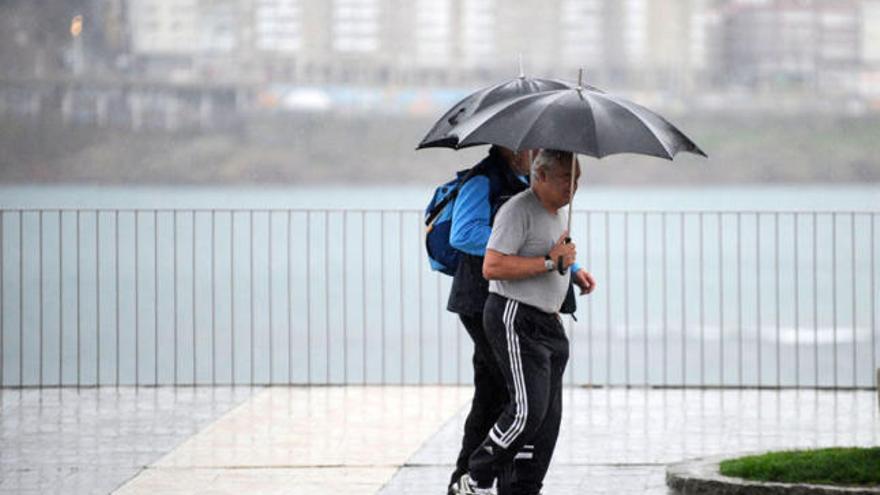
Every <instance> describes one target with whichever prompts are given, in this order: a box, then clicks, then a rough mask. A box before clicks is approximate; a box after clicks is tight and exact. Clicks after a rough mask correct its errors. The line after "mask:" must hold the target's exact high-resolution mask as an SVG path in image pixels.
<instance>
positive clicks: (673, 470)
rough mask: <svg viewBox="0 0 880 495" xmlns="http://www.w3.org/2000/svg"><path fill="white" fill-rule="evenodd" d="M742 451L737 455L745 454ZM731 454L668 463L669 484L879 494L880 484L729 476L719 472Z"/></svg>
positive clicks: (688, 488)
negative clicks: (771, 480)
mask: <svg viewBox="0 0 880 495" xmlns="http://www.w3.org/2000/svg"><path fill="white" fill-rule="evenodd" d="M742 455H743V454H739V455H737V456H736V457H742ZM732 458H734V457H731V456H729V455H727V456H715V457H706V458H701V459H692V460H689V461H685V462H680V463H676V464H670V465H668V466H667V467H666V485H667V486H668V487H669V488H671V489H673V490H675V491H677V492H678V493H680V494H682V495H704V494H706V495H708V494H719V495H733V494H736V495H747V494H748V495H782V494H785V495H819V494H823V495H825V494H828V495H831V494H847V495H855V494H857V495H877V494H880V486H868V487H853V488H849V487H847V488H844V487H836V486H828V485H807V484H791V483H763V482H760V481H750V480H743V479H740V478H729V477H727V476H722V475H721V474H719V471H718V465H719V464H720V463H721V461H723V460H726V459H732Z"/></svg>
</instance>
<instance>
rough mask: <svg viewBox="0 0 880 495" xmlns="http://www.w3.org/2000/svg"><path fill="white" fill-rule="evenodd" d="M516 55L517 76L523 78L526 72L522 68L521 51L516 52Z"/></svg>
mask: <svg viewBox="0 0 880 495" xmlns="http://www.w3.org/2000/svg"><path fill="white" fill-rule="evenodd" d="M517 57H518V58H519V78H520V79H525V78H526V73H525V71H524V70H523V62H522V53H521V52H520V53H518V54H517Z"/></svg>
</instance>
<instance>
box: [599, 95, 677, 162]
mask: <svg viewBox="0 0 880 495" xmlns="http://www.w3.org/2000/svg"><path fill="white" fill-rule="evenodd" d="M600 96H602V97H603V99H604V100H605V101H608V102H611V103H612V104H615V105H618V106H621V107H623V108H625V109H626V110H627V111H628V112H629V113H630V114H631V115H632V116H634V117H635V118H636V119H638V121H639V123H640V124H642V126H644V127H645V128H646V129H647V130H648V131H649V132H650V133H651V135H653V136H654V137H655V139H656V140H657V142H658V143H660V146H662V147H663V151H665V152H666V155H667V156H666V158H667V159H669V160H671V159H672V157H673V156H675V153H673V152H671V151H670V150H669V148H667V147H666V143H665V142H663V140H662V139H660V137H659V136H660V135H661V133H660V132H659V129H656V128H654V126H653V125H651V123H650V122H646V121H645V119H643V118H642V116H641V115H639V113H638V112H636V111H634V110H633V108H631V107H630V105H629V102H628V101H626V100H624V99H623V98H619V99H612V98H607V97H605V96H604V95H600ZM645 110H646V111H650V110H647V109H645ZM658 117H660V116H659V115H658ZM670 126H671V124H670ZM671 127H674V126H671ZM673 130H676V129H673Z"/></svg>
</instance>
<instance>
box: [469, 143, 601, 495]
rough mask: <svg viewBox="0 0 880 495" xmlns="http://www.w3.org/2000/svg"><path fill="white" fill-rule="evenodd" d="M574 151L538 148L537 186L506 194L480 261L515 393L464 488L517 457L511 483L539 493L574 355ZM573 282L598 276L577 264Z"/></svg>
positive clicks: (483, 486)
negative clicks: (570, 309)
mask: <svg viewBox="0 0 880 495" xmlns="http://www.w3.org/2000/svg"><path fill="white" fill-rule="evenodd" d="M571 161H572V155H571V153H565V152H557V151H550V150H544V151H541V152H540V153H539V154H538V157H537V158H536V159H535V161H534V163H533V164H532V183H531V188H530V189H527V190H525V191H523V192H521V193H519V194H517V195H516V196H514V197H513V198H511V199H510V200H509V201H508V202H507V203H505V205H504V206H503V207H502V208H501V210H500V211H499V213H498V216H497V217H496V219H495V223H494V225H493V229H492V234H491V236H490V238H489V242H488V245H487V249H486V256H485V260H484V263H483V275H484V277H485V278H486V279H488V280H490V282H489V296H488V299H487V301H486V305H485V309H484V314H483V324H484V326H485V335H486V338H487V340H488V342H489V345H490V346H491V348H492V351H493V352H494V355H495V357H496V358H497V360H498V364H499V365H500V371H501V373H502V374H503V376H504V381H505V383H506V387H507V389H508V390H509V391H510V393H511V398H510V400H509V401H508V402H507V405H506V407H505V408H504V410H503V411H502V414H501V416H500V417H499V418H498V420H497V421H496V422H495V424H494V426H493V427H492V428H491V429H490V431H489V434H488V437H487V438H485V439H484V440H483V442H482V444H481V445H480V446H479V447H478V448H477V449H476V450H474V452H473V454H472V455H471V456H470V459H469V463H468V473H467V474H464V475H462V477H461V478H460V479H459V482H458V484H457V485H456V486H455V487H454V490H455V492H456V493H459V494H461V495H470V494H476V495H480V494H486V495H489V494H494V493H496V492H495V491H494V488H493V484H494V481H495V478H496V477H497V476H498V473H502V472H504V469H505V466H509V465H510V464H511V463H512V462H514V460H515V459H522V460H524V461H526V462H522V463H517V465H516V482H515V483H514V485H513V491H514V493H517V494H519V493H522V494H536V493H538V492H539V491H540V489H541V486H542V484H543V479H544V475H545V474H546V472H547V468H548V467H549V465H550V459H551V457H552V455H553V450H554V448H555V446H556V438H557V436H558V434H559V422H560V418H561V415H562V374H563V372H564V370H565V365H566V362H567V360H568V339H567V337H566V336H565V329H564V328H563V326H562V322H561V319H560V317H559V310H560V308H561V306H562V303H563V301H564V300H565V296H566V293H567V291H568V287H569V283H570V282H569V274H568V268H570V267H571V265H573V264H574V262H575V258H576V256H577V253H576V250H575V245H574V244H573V243H569V242H566V241H567V236H568V232H567V230H566V223H567V217H566V213H565V211H564V210H562V207H564V206H565V205H566V204H568V203H569V201H570V199H571V196H572V195H573V193H574V191H573V190H572V184H576V178H575V180H572V179H573V178H572V176H571V174H572V169H571V168H569V167H568V164H569V163H571ZM575 173H576V175H579V174H580V169H579V167H577V169H576V172H575ZM574 187H575V188H576V185H575V186H574ZM558 263H562V266H561V267H559V266H557V265H558ZM560 268H562V269H560ZM560 272H561V273H564V274H565V275H560ZM575 283H577V284H578V285H579V286H580V288H581V290H582V293H589V292H592V291H593V289H594V288H595V286H596V282H595V280H594V279H593V277H592V275H590V274H589V273H588V272H587V271H586V270H578V271H576V272H575Z"/></svg>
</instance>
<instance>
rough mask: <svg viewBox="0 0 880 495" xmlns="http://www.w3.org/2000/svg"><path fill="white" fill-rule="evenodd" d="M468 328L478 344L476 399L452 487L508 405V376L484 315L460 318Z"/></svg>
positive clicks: (466, 423)
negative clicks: (486, 328)
mask: <svg viewBox="0 0 880 495" xmlns="http://www.w3.org/2000/svg"><path fill="white" fill-rule="evenodd" d="M459 317H460V318H461V322H462V324H463V325H464V328H465V329H466V330H467V332H468V334H469V335H470V336H471V340H473V341H474V357H473V364H474V399H473V401H472V402H471V411H470V412H469V413H468V416H467V419H466V420H465V423H464V438H462V441H461V452H459V454H458V461H457V462H456V466H455V471H454V472H453V473H452V477H451V478H450V480H449V483H450V484H452V483H454V482H456V481H458V479H459V478H461V475H463V474H464V473H466V472H467V471H468V459H470V456H471V453H472V452H473V451H474V449H476V448H477V447H478V446H479V445H480V443H482V441H483V440H484V439H485V438H486V435H488V434H489V428H492V425H494V424H495V421H496V420H497V419H498V416H499V415H500V414H501V411H502V410H503V409H504V406H505V405H507V387H506V385H505V382H504V375H503V374H502V373H501V369H500V368H499V367H498V363H497V362H496V361H495V354H494V353H493V352H492V347H491V346H490V345H489V341H488V340H486V332H485V331H484V330H483V315H482V314H476V315H459Z"/></svg>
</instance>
